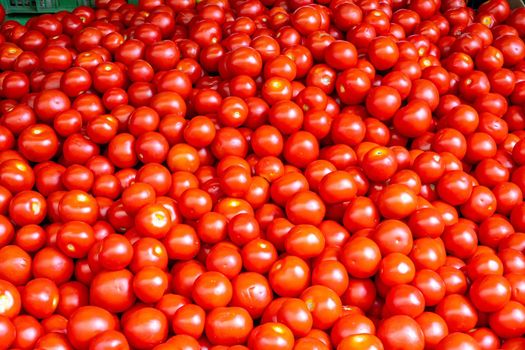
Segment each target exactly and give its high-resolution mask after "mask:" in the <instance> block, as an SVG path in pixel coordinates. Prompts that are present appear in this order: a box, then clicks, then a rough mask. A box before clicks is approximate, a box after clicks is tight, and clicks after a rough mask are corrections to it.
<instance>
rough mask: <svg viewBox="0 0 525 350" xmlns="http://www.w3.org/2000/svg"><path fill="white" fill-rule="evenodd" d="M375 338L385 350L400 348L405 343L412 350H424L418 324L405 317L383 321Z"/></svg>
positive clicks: (393, 317) (398, 316)
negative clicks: (412, 349)
mask: <svg viewBox="0 0 525 350" xmlns="http://www.w3.org/2000/svg"><path fill="white" fill-rule="evenodd" d="M377 336H378V338H379V339H381V341H382V343H383V345H384V346H385V348H387V349H388V348H394V349H395V348H400V347H401V348H402V347H403V346H404V344H407V341H408V342H410V344H411V347H413V348H414V349H424V347H425V339H424V334H423V331H422V329H421V327H420V326H419V324H418V323H417V322H416V321H414V320H413V319H412V318H410V317H408V316H406V315H397V316H392V317H389V318H387V319H385V320H384V321H383V322H382V323H381V324H380V325H379V327H378V329H377Z"/></svg>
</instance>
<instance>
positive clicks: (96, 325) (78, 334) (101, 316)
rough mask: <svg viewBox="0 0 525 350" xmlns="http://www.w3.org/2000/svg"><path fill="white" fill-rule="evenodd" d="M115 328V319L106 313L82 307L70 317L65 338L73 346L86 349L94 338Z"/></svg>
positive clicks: (97, 308)
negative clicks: (66, 337)
mask: <svg viewBox="0 0 525 350" xmlns="http://www.w3.org/2000/svg"><path fill="white" fill-rule="evenodd" d="M115 327H116V324H115V319H114V318H113V316H112V315H111V314H110V313H109V312H108V311H106V310H104V309H101V308H99V307H96V306H83V307H80V308H79V309H77V310H76V311H75V312H74V313H73V314H72V315H71V317H70V319H69V322H68V326H67V336H68V339H69V341H70V342H71V344H72V345H73V346H75V347H77V348H79V349H87V348H88V346H89V342H90V341H91V340H92V339H93V338H94V337H95V336H97V335H98V334H100V333H102V332H104V331H107V330H112V329H115Z"/></svg>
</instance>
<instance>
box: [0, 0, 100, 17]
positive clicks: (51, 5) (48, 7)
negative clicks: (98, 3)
mask: <svg viewBox="0 0 525 350" xmlns="http://www.w3.org/2000/svg"><path fill="white" fill-rule="evenodd" d="M0 3H1V4H2V5H3V6H4V8H5V12H6V14H8V15H9V14H39V13H56V12H59V11H71V10H73V9H74V8H76V7H78V6H89V7H93V6H94V5H95V0H0Z"/></svg>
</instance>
